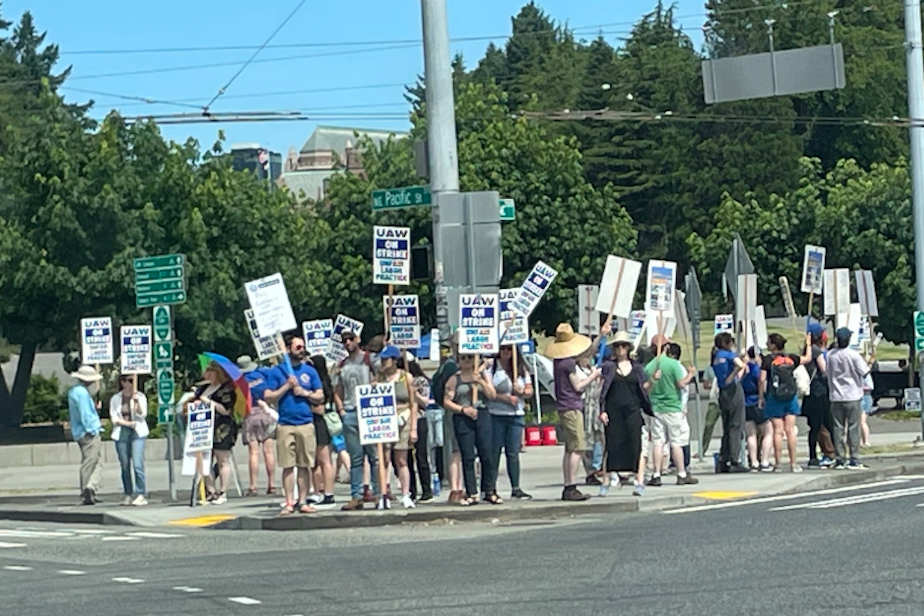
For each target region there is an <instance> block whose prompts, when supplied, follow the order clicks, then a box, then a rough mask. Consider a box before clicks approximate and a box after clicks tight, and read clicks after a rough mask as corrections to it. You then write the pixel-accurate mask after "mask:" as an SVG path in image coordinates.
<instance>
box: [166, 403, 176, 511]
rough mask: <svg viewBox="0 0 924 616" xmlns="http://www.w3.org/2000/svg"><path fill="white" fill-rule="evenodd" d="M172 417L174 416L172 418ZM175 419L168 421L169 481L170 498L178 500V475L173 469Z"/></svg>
mask: <svg viewBox="0 0 924 616" xmlns="http://www.w3.org/2000/svg"><path fill="white" fill-rule="evenodd" d="M171 419H172V418H171ZM174 457H175V456H174V453H173V421H168V422H167V483H168V484H170V500H171V501H176V477H175V476H174V474H173V473H174V469H173V459H174Z"/></svg>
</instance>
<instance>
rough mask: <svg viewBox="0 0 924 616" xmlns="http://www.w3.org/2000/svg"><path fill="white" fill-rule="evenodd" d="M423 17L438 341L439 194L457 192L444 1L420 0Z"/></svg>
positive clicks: (444, 328) (442, 296) (443, 304)
mask: <svg viewBox="0 0 924 616" xmlns="http://www.w3.org/2000/svg"><path fill="white" fill-rule="evenodd" d="M420 9H421V14H422V17H423V40H424V79H425V82H426V91H427V140H428V144H429V145H428V147H429V159H430V192H431V193H432V194H433V207H432V208H431V209H430V213H431V216H432V217H433V269H434V274H433V279H434V280H433V282H434V286H435V288H436V325H437V327H438V328H439V331H440V341H441V342H443V343H444V344H448V343H449V341H450V339H451V338H452V329H451V328H450V326H449V299H448V293H447V290H446V284H445V282H444V279H443V238H442V237H441V236H440V196H441V195H444V194H453V193H458V192H459V156H458V152H457V149H456V148H457V146H456V102H455V95H454V94H453V89H452V63H451V60H450V55H449V23H448V20H447V17H446V0H420Z"/></svg>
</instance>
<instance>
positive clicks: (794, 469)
mask: <svg viewBox="0 0 924 616" xmlns="http://www.w3.org/2000/svg"><path fill="white" fill-rule="evenodd" d="M789 470H790V471H792V472H793V473H801V472H802V467H801V466H799V465H798V464H796V465H795V466H790V467H789Z"/></svg>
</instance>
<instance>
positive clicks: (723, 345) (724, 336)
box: [709, 332, 735, 364]
mask: <svg viewBox="0 0 924 616" xmlns="http://www.w3.org/2000/svg"><path fill="white" fill-rule="evenodd" d="M734 341H735V339H734V338H732V335H731V334H729V333H728V332H722V333H721V334H716V337H715V346H714V347H712V357H711V359H710V361H709V363H711V364H714V363H715V356H716V353H718V352H719V351H725V350H727V349H730V348H731V345H732V343H733V342H734Z"/></svg>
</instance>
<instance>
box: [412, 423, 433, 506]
mask: <svg viewBox="0 0 924 616" xmlns="http://www.w3.org/2000/svg"><path fill="white" fill-rule="evenodd" d="M427 434H428V433H427V418H426V417H425V416H421V417H418V418H417V442H416V443H414V446H413V447H412V448H411V449H408V450H407V467H408V470H410V472H411V498H414V499H416V498H417V495H418V494H422V495H424V496H430V495H432V494H433V481H432V479H431V478H430V462H429V460H428V459H427ZM415 468H416V471H417V472H416V473H415V472H414V471H415ZM418 477H420V491H419V492H418V490H417V478H418Z"/></svg>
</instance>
